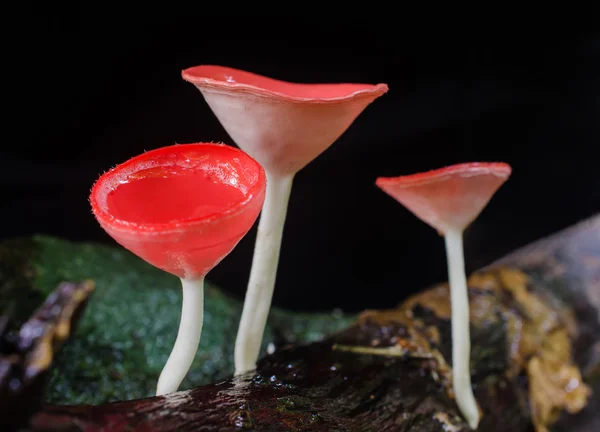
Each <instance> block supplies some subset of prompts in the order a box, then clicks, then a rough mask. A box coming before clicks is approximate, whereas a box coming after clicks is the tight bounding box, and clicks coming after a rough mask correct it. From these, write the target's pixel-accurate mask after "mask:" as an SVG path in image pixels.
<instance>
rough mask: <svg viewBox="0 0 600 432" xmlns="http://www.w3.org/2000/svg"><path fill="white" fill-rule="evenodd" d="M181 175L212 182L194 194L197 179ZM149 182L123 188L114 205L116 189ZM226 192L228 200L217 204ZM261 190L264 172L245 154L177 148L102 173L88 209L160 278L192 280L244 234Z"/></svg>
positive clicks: (216, 147)
mask: <svg viewBox="0 0 600 432" xmlns="http://www.w3.org/2000/svg"><path fill="white" fill-rule="evenodd" d="M176 176H179V177H177V178H175V177H176ZM185 176H205V177H203V178H205V179H209V180H206V181H205V182H200V183H196V184H197V185H199V186H197V188H195V187H194V182H195V181H196V180H197V177H194V178H192V177H185ZM149 178H151V181H150V182H146V183H144V184H142V183H138V184H137V185H136V189H127V190H125V189H121V191H122V194H121V195H122V196H121V197H120V198H119V199H120V201H117V193H118V192H119V188H120V187H123V186H124V185H128V184H129V183H133V182H136V181H137V180H140V179H149ZM169 180H171V181H172V180H175V181H176V182H178V183H171V182H170V181H169ZM181 180H183V181H181ZM186 180H188V181H186ZM200 180H202V179H200ZM203 181H204V180H203ZM215 188H221V189H215ZM228 188H229V189H228ZM230 188H234V189H235V190H232V191H231V192H233V195H232V194H229V195H227V197H228V198H227V199H225V198H221V196H220V194H222V193H223V192H227V191H230ZM265 188H266V176H265V172H264V169H263V168H262V167H261V166H260V164H259V163H258V162H257V161H255V160H254V159H253V158H251V157H250V156H249V155H248V154H246V153H244V152H243V151H241V150H239V149H237V148H235V147H231V146H227V145H224V144H213V143H194V144H179V145H173V146H168V147H162V148H159V149H156V150H152V151H149V152H146V153H143V154H141V155H139V156H136V157H134V158H132V159H129V160H128V161H126V162H124V163H122V164H120V165H117V166H116V167H114V168H112V169H111V170H110V171H108V172H106V173H104V174H103V175H101V176H100V178H99V179H98V180H97V181H96V182H95V184H94V186H93V187H92V191H91V194H90V203H91V206H92V212H93V214H94V216H95V217H96V219H97V220H98V222H99V224H100V225H101V227H102V228H103V229H104V230H105V231H106V232H107V233H108V234H109V235H110V236H111V237H112V238H113V239H114V240H115V241H116V242H117V243H119V244H121V245H122V246H123V247H125V248H126V249H128V250H130V251H131V252H133V253H134V254H136V255H137V256H139V257H140V258H142V259H144V260H145V261H147V262H149V263H150V264H152V265H154V266H155V267H158V268H160V269H162V270H164V271H167V272H169V273H171V274H174V275H176V276H178V277H181V278H197V277H201V276H204V275H206V273H208V271H210V270H211V269H212V268H213V267H214V266H216V265H217V264H218V263H219V262H220V261H221V260H222V259H223V258H225V256H227V255H228V254H229V253H230V252H231V250H233V248H234V247H235V246H236V245H237V243H238V242H239V241H240V240H241V239H242V237H243V236H244V235H246V233H247V232H248V230H249V229H250V228H251V227H252V225H253V224H254V222H255V221H256V219H257V217H258V215H259V213H260V210H261V208H262V205H263V202H264V198H265ZM128 191H130V192H128ZM118 202H120V203H121V205H120V207H119V206H118V205H117V203H118ZM198 209H200V210H201V211H200V212H198Z"/></svg>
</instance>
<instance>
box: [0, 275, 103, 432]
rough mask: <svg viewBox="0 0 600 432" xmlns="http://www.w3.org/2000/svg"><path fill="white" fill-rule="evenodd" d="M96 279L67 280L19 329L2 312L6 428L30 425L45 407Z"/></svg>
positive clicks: (0, 397)
mask: <svg viewBox="0 0 600 432" xmlns="http://www.w3.org/2000/svg"><path fill="white" fill-rule="evenodd" d="M93 290H94V285H93V283H92V282H84V283H81V284H72V283H63V284H61V285H60V286H59V287H58V288H57V289H56V290H55V291H54V292H53V293H52V294H51V295H50V296H48V298H47V299H46V301H45V302H44V303H43V304H42V306H41V307H40V308H39V309H38V310H37V311H36V312H35V313H34V314H33V316H32V317H31V318H30V319H29V320H28V321H26V322H25V323H24V324H23V325H22V326H21V327H20V328H19V329H18V330H17V329H14V328H13V327H14V326H13V325H12V319H11V317H10V316H8V315H3V316H0V430H14V429H17V428H21V427H24V426H26V425H27V423H28V421H29V419H30V417H31V416H32V415H33V414H34V413H35V412H37V411H38V410H39V409H41V407H42V406H43V402H44V399H43V398H44V395H45V393H44V387H45V385H46V382H47V377H48V371H49V369H50V367H51V365H52V360H53V359H54V357H55V356H56V354H57V353H58V352H59V350H60V348H61V347H62V346H63V344H64V343H65V342H66V341H67V339H68V338H69V336H70V335H72V334H73V330H74V328H75V326H76V325H77V323H78V321H79V318H80V317H81V314H82V313H83V311H84V309H85V306H86V305H87V301H88V299H89V296H90V294H91V293H92V292H93Z"/></svg>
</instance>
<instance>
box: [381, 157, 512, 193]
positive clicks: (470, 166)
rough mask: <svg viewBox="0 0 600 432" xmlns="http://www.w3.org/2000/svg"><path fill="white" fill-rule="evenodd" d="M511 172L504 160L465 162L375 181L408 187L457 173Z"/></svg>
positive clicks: (504, 174) (439, 180)
mask: <svg viewBox="0 0 600 432" xmlns="http://www.w3.org/2000/svg"><path fill="white" fill-rule="evenodd" d="M511 172H512V168H511V166H510V165H508V164H506V163H504V162H465V163H460V164H455V165H450V166H446V167H443V168H438V169H434V170H430V171H425V172H420V173H416V174H409V175H402V176H397V177H379V178H377V180H376V183H377V186H395V187H399V188H410V187H413V186H419V185H423V184H429V183H436V182H441V181H445V180H448V179H449V178H450V177H452V176H455V175H459V176H460V177H477V176H482V175H494V176H496V177H500V178H504V179H507V178H508V177H509V176H510V174H511Z"/></svg>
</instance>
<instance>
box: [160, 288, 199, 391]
mask: <svg viewBox="0 0 600 432" xmlns="http://www.w3.org/2000/svg"><path fill="white" fill-rule="evenodd" d="M181 286H182V288H183V301H182V304H181V321H180V323H179V331H178V333H177V339H176V340H175V345H174V346H173V350H172V351H171V355H170V356H169V359H168V360H167V363H166V364H165V367H164V368H163V370H162V372H161V374H160V377H159V378H158V384H157V387H156V395H157V396H161V395H164V394H167V393H173V392H176V391H177V389H178V388H179V385H180V384H181V382H182V381H183V379H184V378H185V376H186V374H187V373H188V371H189V370H190V367H191V366H192V362H193V361H194V357H195V356H196V351H198V345H199V344H200V335H201V334H202V322H203V317H204V277H201V278H198V279H193V280H186V279H183V278H181Z"/></svg>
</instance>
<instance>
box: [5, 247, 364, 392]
mask: <svg viewBox="0 0 600 432" xmlns="http://www.w3.org/2000/svg"><path fill="white" fill-rule="evenodd" d="M0 262H1V263H2V264H0V310H1V311H2V312H3V313H5V312H7V311H8V312H10V313H11V315H12V316H13V317H15V318H16V319H17V321H18V322H22V321H23V320H24V319H26V318H27V317H28V316H29V315H30V314H31V312H33V310H34V309H35V308H36V307H37V306H38V305H39V304H40V303H41V302H42V301H43V299H44V298H45V297H46V296H47V295H48V294H49V293H50V292H51V291H52V290H53V289H54V288H56V286H57V285H58V284H59V283H60V282H62V281H74V282H78V281H81V280H84V279H92V280H94V282H95V283H96V291H95V292H94V294H93V297H92V299H91V301H90V303H89V305H88V309H87V311H86V313H85V315H84V318H83V320H82V321H81V323H80V324H79V328H78V330H77V333H76V336H75V338H73V339H72V340H71V341H70V342H69V344H68V345H67V346H66V347H65V348H64V350H63V352H62V353H61V355H60V356H59V358H58V359H57V361H56V363H55V368H54V370H53V371H52V376H51V379H50V384H49V394H48V401H49V402H53V403H63V404H75V403H77V404H79V403H90V404H97V403H103V402H108V401H116V400H125V399H133V398H140V397H146V396H152V395H153V394H154V391H155V385H156V380H157V379H158V375H159V374H160V371H161V369H162V367H163V365H164V364H165V362H166V361H167V358H168V356H169V353H170V351H171V347H172V346H173V343H174V341H175V337H176V335H177V328H178V325H179V314H180V310H181V286H180V282H179V280H178V279H177V278H176V277H174V276H172V275H169V274H167V273H165V272H163V271H160V270H157V269H156V268H154V267H153V266H151V265H149V264H147V263H146V262H144V261H143V260H141V259H139V258H138V257H136V256H134V255H132V254H131V253H129V252H128V251H126V250H124V249H122V248H120V247H110V246H104V245H98V244H84V243H72V242H67V241H64V240H60V239H56V238H51V237H45V236H36V237H33V238H27V239H14V240H9V241H6V242H4V243H2V244H0ZM241 306H242V305H241V301H240V300H239V299H234V298H232V297H230V296H228V295H226V294H225V293H223V292H222V291H220V290H219V289H218V288H216V287H214V286H212V285H211V284H210V283H207V286H206V299H205V315H204V328H203V333H202V341H201V344H200V349H199V350H198V354H197V355H196V359H195V361H194V364H193V365H192V369H191V371H190V373H189V374H188V376H187V377H186V379H185V380H184V382H183V383H182V387H181V388H182V389H187V388H191V387H195V386H198V385H202V384H207V383H211V382H215V381H218V380H221V379H224V378H226V377H228V376H229V375H231V373H232V371H233V344H234V340H235V335H236V332H237V326H238V321H239V316H240V313H241ZM352 319H353V317H350V316H344V315H342V314H340V313H330V314H327V313H324V314H294V313H291V312H288V311H283V310H277V309H273V311H272V313H271V316H270V318H269V324H268V327H267V330H266V333H265V338H264V346H263V349H264V348H266V345H267V344H268V343H269V342H270V341H272V340H273V337H274V335H275V334H277V335H279V336H281V335H283V336H284V337H285V338H286V339H289V340H290V341H293V342H303V341H314V340H317V339H319V338H321V337H323V336H324V334H326V333H330V332H333V331H337V330H340V329H341V328H343V327H345V326H347V325H348V324H349V323H350V322H351V320H352Z"/></svg>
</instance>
